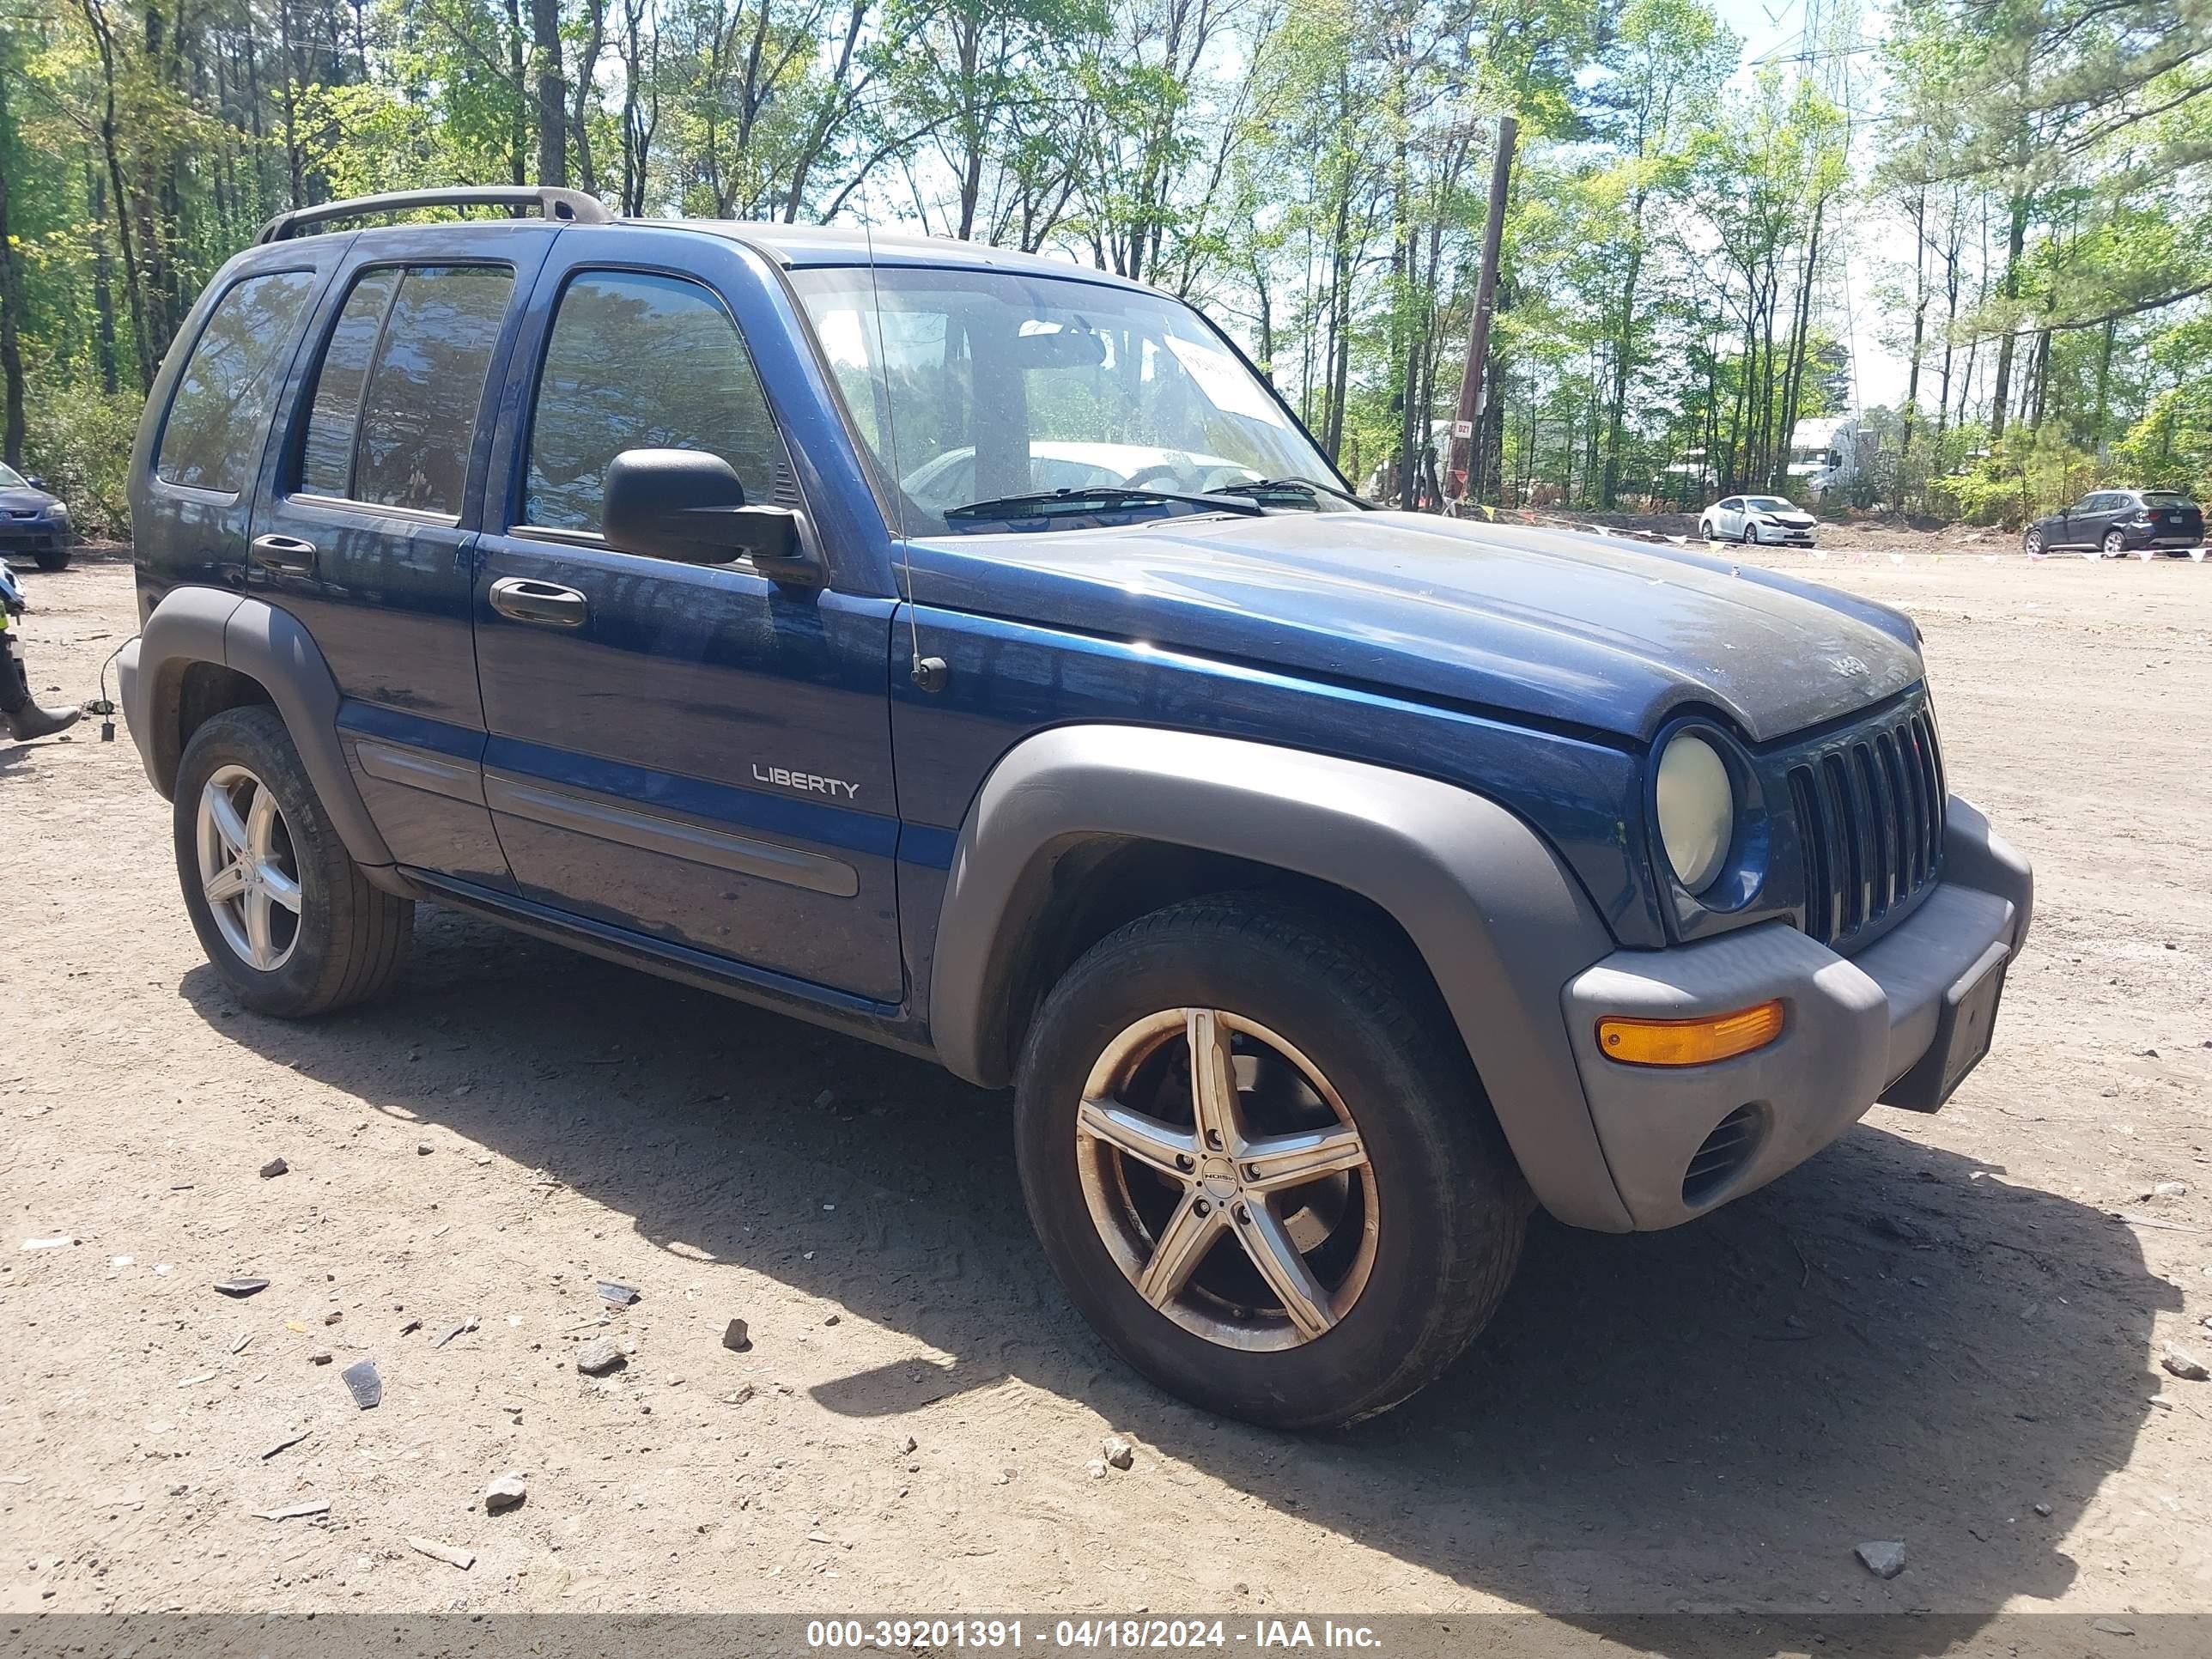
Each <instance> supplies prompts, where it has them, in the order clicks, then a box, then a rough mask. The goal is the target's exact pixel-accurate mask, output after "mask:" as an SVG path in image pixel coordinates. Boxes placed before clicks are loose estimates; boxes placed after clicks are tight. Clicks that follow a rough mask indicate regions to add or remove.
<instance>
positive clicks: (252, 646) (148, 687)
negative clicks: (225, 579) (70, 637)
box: [123, 587, 392, 870]
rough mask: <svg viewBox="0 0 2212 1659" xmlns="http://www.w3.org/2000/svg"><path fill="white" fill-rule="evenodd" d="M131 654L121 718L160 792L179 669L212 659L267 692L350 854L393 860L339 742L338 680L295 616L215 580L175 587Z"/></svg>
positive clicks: (169, 776)
mask: <svg viewBox="0 0 2212 1659" xmlns="http://www.w3.org/2000/svg"><path fill="white" fill-rule="evenodd" d="M200 662H205V663H217V664H220V665H222V666H223V667H226V668H232V669H235V670H237V671H239V672H240V673H241V674H244V675H246V676H248V677H249V678H252V679H254V680H257V681H258V682H259V683H260V684H261V685H262V687H263V688H264V690H267V692H268V693H269V698H270V702H273V703H275V704H276V712H277V713H278V714H282V715H283V717H284V726H285V729H286V730H287V731H289V732H290V733H291V736H292V743H293V745H294V746H295V748H297V749H298V750H299V751H300V760H301V764H302V765H304V766H305V767H306V768H307V776H308V778H309V780H310V781H313V784H314V786H315V793H316V794H317V795H318V796H319V797H320V798H321V799H322V803H323V806H324V810H325V811H328V812H329V813H330V815H331V823H334V824H336V825H337V832H338V835H339V836H340V838H341V839H343V841H344V842H345V844H346V850H347V851H348V852H349V853H351V854H353V856H354V861H355V862H356V863H357V864H359V865H361V866H363V867H364V868H366V869H370V870H376V869H383V868H388V867H390V866H391V865H392V852H391V849H390V848H387V847H386V845H385V844H384V837H383V836H380V835H379V834H378V833H377V829H376V825H375V824H374V823H373V822H372V821H371V820H370V818H369V816H368V808H367V807H366V806H364V805H362V799H361V792H360V790H359V789H358V788H356V787H355V785H354V781H353V775H352V774H351V773H349V771H348V770H347V769H346V763H345V756H344V754H343V751H342V750H340V749H339V747H338V732H337V719H338V687H337V680H335V679H334V678H331V670H330V665H329V664H328V663H326V662H325V661H324V659H323V653H322V652H321V651H320V650H319V649H318V648H317V647H316V645H315V642H314V641H313V639H312V638H311V637H309V635H308V633H307V629H304V628H302V627H301V625H300V623H299V620H298V618H296V617H294V616H293V615H292V614H291V613H290V612H289V611H279V610H278V609H276V607H275V606H274V605H268V604H264V602H263V601H261V600H259V599H245V598H241V597H240V595H238V594H236V593H228V592H223V591H222V590H221V589H219V588H213V587H178V588H173V589H172V590H171V591H170V592H168V594H167V595H166V596H165V597H164V598H163V599H162V600H161V604H159V605H155V607H154V614H153V615H152V616H151V617H148V618H147V620H146V626H145V628H144V629H143V630H142V632H141V634H140V636H139V641H138V648H137V671H136V672H135V673H133V674H131V675H127V676H126V677H125V690H124V704H125V707H124V711H123V712H124V717H125V720H128V721H129V722H130V725H131V736H132V738H134V739H135V740H136V741H137V744H138V753H139V757H140V758H141V759H142V760H143V761H144V763H145V765H146V775H147V776H148V777H149V779H151V780H152V781H153V784H154V787H155V788H156V789H158V790H160V791H161V793H162V794H163V795H164V796H168V795H170V794H172V793H173V791H174V789H175V787H176V779H177V764H178V762H179V760H180V759H182V757H183V756H182V749H183V744H182V740H181V738H180V737H179V731H178V713H179V708H178V703H179V698H180V696H181V695H182V690H183V686H184V679H185V671H186V670H187V669H188V668H190V667H191V665H193V664H194V663H200Z"/></svg>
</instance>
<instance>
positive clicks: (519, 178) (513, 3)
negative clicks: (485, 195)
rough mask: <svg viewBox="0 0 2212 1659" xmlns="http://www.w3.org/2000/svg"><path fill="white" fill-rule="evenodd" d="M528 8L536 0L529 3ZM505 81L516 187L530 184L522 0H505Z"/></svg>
mask: <svg viewBox="0 0 2212 1659" xmlns="http://www.w3.org/2000/svg"><path fill="white" fill-rule="evenodd" d="M531 3H532V6H535V5H536V4H537V3H538V0H531ZM507 80H508V81H509V82H512V83H513V84H512V86H511V87H510V88H508V89H509V91H510V92H511V93H512V94H513V118H512V120H511V121H510V123H509V131H508V133H507V154H508V171H509V172H510V173H512V174H513V182H514V183H515V184H517V185H526V184H528V183H529V182H530V75H529V70H528V67H527V66H526V64H525V63H524V61H523V51H522V0H507Z"/></svg>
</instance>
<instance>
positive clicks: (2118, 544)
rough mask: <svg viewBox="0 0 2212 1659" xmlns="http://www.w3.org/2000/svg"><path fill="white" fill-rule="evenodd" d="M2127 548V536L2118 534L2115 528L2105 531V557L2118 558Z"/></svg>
mask: <svg viewBox="0 0 2212 1659" xmlns="http://www.w3.org/2000/svg"><path fill="white" fill-rule="evenodd" d="M2127 550H2128V538H2126V537H2125V536H2123V535H2122V534H2120V532H2118V531H2117V530H2108V531H2106V532H2105V556H2106V558H2108V559H2117V558H2119V557H2121V556H2124V554H2125V553H2126V552H2127Z"/></svg>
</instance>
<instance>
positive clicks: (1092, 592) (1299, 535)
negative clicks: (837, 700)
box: [909, 513, 1922, 743]
mask: <svg viewBox="0 0 2212 1659" xmlns="http://www.w3.org/2000/svg"><path fill="white" fill-rule="evenodd" d="M909 547H910V549H911V556H912V564H913V568H914V577H913V581H914V587H915V592H918V594H919V595H920V599H921V603H923V604H925V605H933V606H938V607H941V608H945V609H949V610H958V611H972V612H975V613H978V614H982V615H988V616H994V617H1004V618H1006V619H1007V620H1010V621H1019V622H1029V623H1039V624H1042V625H1044V626H1048V627H1055V628H1064V629H1073V630H1075V631H1077V632H1080V633H1085V634H1091V635H1104V636H1109V637H1114V638H1120V639H1131V640H1141V641H1146V643H1148V644H1151V645H1153V646H1158V647H1162V648H1164V649H1170V650H1176V651H1182V652H1187V653H1191V654H1193V655H1196V656H1204V657H1215V658H1233V659H1238V660H1241V661H1244V662H1248V663H1254V664H1260V665H1267V666H1272V667H1279V668H1284V669H1288V670H1291V671H1304V672H1307V673H1311V674H1316V675H1320V676H1323V677H1326V678H1330V679H1334V680H1340V681H1350V682H1355V683H1358V684H1365V685H1371V686H1377V687H1381V688H1384V689H1388V690H1395V691H1398V692H1401V693H1404V694H1407V695H1411V696H1427V697H1431V698H1440V699H1445V700H1449V701H1450V702H1455V703H1460V704H1466V705H1473V706H1476V707H1480V708H1490V709H1496V710H1500V711H1504V712H1508V713H1511V714H1518V715H1522V716H1528V717H1533V718H1534V719H1538V720H1546V721H1552V722H1556V723H1559V724H1562V725H1566V726H1578V727H1582V728H1584V729H1589V730H1595V731H1601V732H1608V733H1612V734H1615V735H1617V736H1620V737H1624V738H1638V739H1641V738H1648V737H1650V735H1651V734H1652V733H1653V732H1655V731H1656V730H1657V728H1658V727H1659V726H1661V725H1662V724H1663V723H1664V722H1665V720H1667V719H1668V716H1669V715H1670V714H1672V713H1673V712H1674V710H1676V709H1677V708H1682V707H1685V706H1686V705H1692V704H1703V705H1706V706H1710V707H1711V708H1715V709H1717V711H1718V712H1720V713H1721V714H1725V715H1727V716H1728V717H1729V718H1730V719H1731V720H1734V722H1735V724H1736V726H1738V727H1740V728H1741V730H1742V731H1743V732H1744V733H1745V734H1746V735H1747V737H1748V738H1751V739H1752V740H1753V742H1756V743H1764V742H1766V741H1768V740H1769V739H1771V738H1780V737H1786V736H1788V735H1790V733H1792V732H1798V731H1802V729H1804V728H1805V727H1807V726H1816V725H1819V724H1820V723H1822V722H1823V721H1826V720H1834V719H1837V718H1838V717H1839V716H1842V715H1845V714H1852V713H1854V712H1856V711H1857V710H1858V709H1860V708H1864V707H1866V706H1867V705H1868V704H1870V703H1873V702H1879V701H1881V699H1882V698H1885V697H1887V696H1892V695H1893V694H1894V693H1896V692H1898V691H1901V690H1904V689H1905V688H1906V687H1907V686H1909V685H1911V684H1914V683H1915V682H1916V681H1917V680H1918V679H1919V678H1921V673H1922V669H1921V664H1920V654H1919V652H1918V651H1917V648H1916V647H1915V645H1914V635H1913V627H1912V623H1911V621H1910V619H1908V618H1907V617H1905V616H1903V615H1901V614H1900V613H1899V612H1898V611H1893V610H1891V609H1889V608H1888V607H1887V606H1886V605H1876V604H1875V603H1873V602H1872V601H1870V600H1866V599H1856V598H1854V597H1852V596H1851V595H1849V594H1846V593H1841V592H1836V591H1834V590H1832V589H1830V588H1825V587H1820V586H1814V585H1813V584H1811V583H1808V582H1801V581H1796V580H1793V579H1791V578H1790V577H1787V576H1782V575H1778V574H1775V573H1773V572H1771V571H1765V570H1759V569H1754V568H1748V567H1741V568H1740V567H1738V566H1736V565H1734V564H1731V563H1730V562H1729V561H1728V560H1726V559H1724V558H1711V557H1708V556H1705V555H1703V554H1699V553H1691V552H1688V551H1686V550H1682V549H1679V548H1674V547H1661V546H1656V545H1653V544H1646V543H1641V542H1631V541H1626V540H1618V539H1614V538H1610V537H1601V536H1585V535H1576V534H1571V533H1569V532H1553V531H1544V530H1532V529H1523V528H1521V527H1518V526H1503V525H1487V524H1473V523H1468V522H1466V521H1463V520H1452V519H1440V518H1431V517H1429V516H1427V515H1425V514H1418V513H1269V514H1267V515H1266V516H1264V517H1257V518H1213V517H1203V518H1186V519H1179V520H1165V521H1162V522H1158V523H1154V524H1148V525H1142V526H1127V527H1123V528H1119V529H1110V530H1073V529H1070V530H1057V531H1037V532H1021V533H1015V534H999V535H982V536H948V537H939V538H933V539H930V540H923V541H916V542H914V543H911V544H909Z"/></svg>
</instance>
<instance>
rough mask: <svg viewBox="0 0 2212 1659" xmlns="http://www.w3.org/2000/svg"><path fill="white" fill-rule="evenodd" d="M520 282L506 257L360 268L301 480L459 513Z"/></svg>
mask: <svg viewBox="0 0 2212 1659" xmlns="http://www.w3.org/2000/svg"><path fill="white" fill-rule="evenodd" d="M513 290H514V273H513V271H511V270H507V268H506V267H505V266H503V265H413V266H409V267H408V268H406V269H405V270H398V269H385V270H371V271H368V272H365V273H363V275H362V277H361V279H360V280H359V281H358V282H356V283H355V284H354V288H353V291H352V292H351V293H350V294H349V295H347V296H346V302H345V307H344V309H343V310H342V311H341V312H340V313H338V320H337V326H336V327H334V328H333V329H332V330H331V341H330V344H329V346H328V347H327V348H326V349H325V351H324V353H323V362H322V366H321V368H319V369H318V371H317V372H316V376H315V395H314V401H313V404H312V406H311V408H310V411H309V414H308V416H307V442H306V445H305V447H304V448H303V450H302V451H301V458H300V488H301V489H305V490H307V491H310V492H312V493H313V494H315V495H334V496H339V497H342V498H343V499H345V500H349V501H364V502H367V503H368V504H369V505H371V506H374V507H405V508H409V509H410V510H412V511H415V512H419V513H438V514H440V515H441V516H444V517H447V518H454V517H458V516H459V513H460V510H461V489H462V486H463V484H465V483H466V482H467V479H468V472H469V456H470V453H471V451H472V450H473V449H474V447H475V445H476V431H477V410H479V409H480V408H481V407H482V406H483V393H484V381H485V379H486V378H487V376H488V375H489V373H490V369H491V359H492V353H493V351H494V349H495V348H496V347H497V345H498V343H499V331H500V327H501V324H503V323H504V322H505V321H506V319H507V301H508V299H509V297H510V296H511V295H513Z"/></svg>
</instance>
